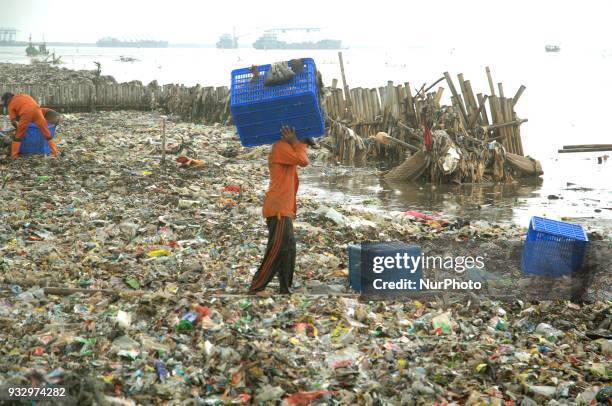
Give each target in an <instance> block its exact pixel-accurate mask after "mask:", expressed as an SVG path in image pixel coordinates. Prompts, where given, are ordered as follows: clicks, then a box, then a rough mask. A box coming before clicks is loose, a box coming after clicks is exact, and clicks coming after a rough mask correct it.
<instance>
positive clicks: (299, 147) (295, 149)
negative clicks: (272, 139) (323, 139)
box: [270, 127, 309, 166]
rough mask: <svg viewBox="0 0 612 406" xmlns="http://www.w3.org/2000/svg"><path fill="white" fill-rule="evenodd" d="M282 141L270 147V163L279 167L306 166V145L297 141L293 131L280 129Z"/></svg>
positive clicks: (286, 128) (284, 128) (285, 128)
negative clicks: (279, 165)
mask: <svg viewBox="0 0 612 406" xmlns="http://www.w3.org/2000/svg"><path fill="white" fill-rule="evenodd" d="M281 134H282V141H280V142H277V143H276V144H274V146H273V147H272V154H271V156H270V159H271V162H272V163H275V164H281V165H299V166H307V165H308V163H309V161H308V154H307V148H306V145H305V144H303V143H302V142H300V141H298V139H297V137H296V135H295V130H293V129H290V128H288V127H283V128H282V129H281Z"/></svg>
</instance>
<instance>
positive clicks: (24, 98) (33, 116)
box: [2, 93, 58, 159]
mask: <svg viewBox="0 0 612 406" xmlns="http://www.w3.org/2000/svg"><path fill="white" fill-rule="evenodd" d="M2 103H3V104H4V106H5V107H6V110H7V113H8V116H9V119H10V120H11V122H12V124H13V126H14V127H15V128H16V129H17V133H16V134H15V139H14V141H13V142H12V144H11V159H17V157H18V156H19V149H20V148H21V141H23V139H24V137H25V136H26V132H27V131H28V125H29V124H30V123H34V124H36V126H37V127H38V129H39V130H40V133H41V134H42V135H43V137H45V139H46V140H47V142H48V143H49V148H51V153H52V154H53V156H58V152H57V145H55V141H53V138H52V136H51V132H50V131H49V127H48V124H47V120H45V116H44V113H43V110H42V109H41V107H40V106H39V105H38V103H36V100H34V99H33V98H32V96H30V95H27V94H16V95H14V94H12V93H4V94H3V95H2Z"/></svg>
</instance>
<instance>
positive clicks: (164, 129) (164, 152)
mask: <svg viewBox="0 0 612 406" xmlns="http://www.w3.org/2000/svg"><path fill="white" fill-rule="evenodd" d="M161 119H162V159H161V163H162V165H165V164H166V116H162V118H161Z"/></svg>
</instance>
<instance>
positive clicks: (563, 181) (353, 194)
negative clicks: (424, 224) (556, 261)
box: [300, 153, 612, 233]
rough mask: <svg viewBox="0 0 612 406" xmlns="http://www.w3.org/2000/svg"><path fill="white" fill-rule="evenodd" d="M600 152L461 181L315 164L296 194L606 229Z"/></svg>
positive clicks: (611, 203) (608, 167) (608, 205)
mask: <svg viewBox="0 0 612 406" xmlns="http://www.w3.org/2000/svg"><path fill="white" fill-rule="evenodd" d="M601 155H604V153H598V154H555V156H553V157H551V158H549V159H547V160H545V161H543V162H542V165H543V167H544V171H545V175H544V176H542V177H541V178H535V179H523V180H520V181H518V182H515V183H512V184H483V185H460V186H457V185H431V184H413V183H388V182H386V181H385V180H384V179H383V178H382V176H381V175H380V173H381V171H380V170H377V169H374V168H353V167H342V166H341V167H328V166H325V165H322V164H315V165H313V166H311V167H310V168H308V169H307V170H304V171H303V172H302V173H301V175H300V179H301V192H300V193H301V194H303V195H308V196H317V197H320V198H324V199H330V200H333V201H336V202H338V203H344V204H348V205H357V206H368V207H371V208H373V209H380V210H385V211H406V210H416V211H421V212H425V213H429V214H431V213H440V214H442V215H443V216H445V217H447V218H461V219H468V220H486V221H492V222H500V223H508V222H514V223H518V224H520V225H524V226H527V225H528V223H529V218H530V217H531V216H544V217H548V218H553V219H557V220H559V219H564V220H567V221H572V222H576V223H580V224H583V225H584V226H586V227H588V228H589V229H600V230H602V231H604V232H606V233H610V232H612V187H611V186H612V159H610V160H608V161H607V162H606V163H603V164H598V163H597V156H601ZM554 197H557V198H554Z"/></svg>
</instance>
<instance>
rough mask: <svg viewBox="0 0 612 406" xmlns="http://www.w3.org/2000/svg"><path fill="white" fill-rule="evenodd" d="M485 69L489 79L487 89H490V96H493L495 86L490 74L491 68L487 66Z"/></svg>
mask: <svg viewBox="0 0 612 406" xmlns="http://www.w3.org/2000/svg"><path fill="white" fill-rule="evenodd" d="M485 70H486V72H487V80H488V81H489V90H490V91H491V96H495V86H493V77H492V76H491V69H489V67H488V66H487V67H486V68H485ZM489 100H491V99H489Z"/></svg>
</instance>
